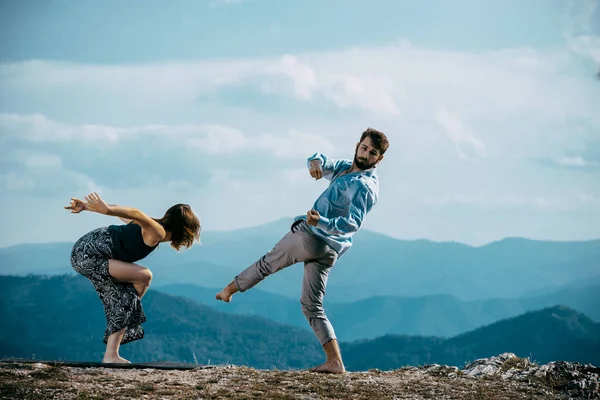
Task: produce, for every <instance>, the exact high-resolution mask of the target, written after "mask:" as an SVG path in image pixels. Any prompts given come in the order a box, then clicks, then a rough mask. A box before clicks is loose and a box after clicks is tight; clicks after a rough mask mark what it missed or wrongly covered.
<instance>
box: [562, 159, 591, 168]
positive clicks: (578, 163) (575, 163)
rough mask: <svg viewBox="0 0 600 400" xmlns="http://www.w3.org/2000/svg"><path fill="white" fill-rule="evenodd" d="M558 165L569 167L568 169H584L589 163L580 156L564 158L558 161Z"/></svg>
mask: <svg viewBox="0 0 600 400" xmlns="http://www.w3.org/2000/svg"><path fill="white" fill-rule="evenodd" d="M557 163H558V164H559V165H564V166H568V167H584V166H586V165H587V162H586V161H585V160H584V159H583V158H581V157H579V156H577V157H562V158H559V159H558V160H557Z"/></svg>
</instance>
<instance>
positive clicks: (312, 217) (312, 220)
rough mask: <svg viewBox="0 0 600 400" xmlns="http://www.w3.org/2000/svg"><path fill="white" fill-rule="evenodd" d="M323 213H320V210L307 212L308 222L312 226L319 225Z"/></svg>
mask: <svg viewBox="0 0 600 400" xmlns="http://www.w3.org/2000/svg"><path fill="white" fill-rule="evenodd" d="M320 217H321V215H320V214H319V212H318V211H317V210H310V211H309V212H307V213H306V222H307V223H308V224H309V225H312V226H317V223H318V222H319V219H320Z"/></svg>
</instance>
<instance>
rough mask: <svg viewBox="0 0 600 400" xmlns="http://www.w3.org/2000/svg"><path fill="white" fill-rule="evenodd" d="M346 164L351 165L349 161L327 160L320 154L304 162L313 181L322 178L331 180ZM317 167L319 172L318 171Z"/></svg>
mask: <svg viewBox="0 0 600 400" xmlns="http://www.w3.org/2000/svg"><path fill="white" fill-rule="evenodd" d="M346 164H351V162H350V161H349V160H336V159H333V158H328V157H327V156H325V155H324V154H322V153H315V154H314V155H312V156H311V157H308V159H307V160H306V166H307V167H308V170H309V172H310V175H311V176H312V177H313V178H315V179H321V177H324V178H326V179H327V180H331V179H333V177H334V176H335V175H336V174H337V173H338V172H339V171H340V170H341V169H342V167H343V166H344V165H346ZM319 166H320V168H321V171H318V167H319ZM319 172H320V173H319Z"/></svg>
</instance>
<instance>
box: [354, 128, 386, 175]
mask: <svg viewBox="0 0 600 400" xmlns="http://www.w3.org/2000/svg"><path fill="white" fill-rule="evenodd" d="M382 158H383V156H382V155H381V154H380V152H379V150H378V149H377V148H375V147H374V146H373V143H371V138H370V137H368V136H367V137H366V138H364V140H363V141H362V142H360V143H359V144H358V146H357V148H356V152H355V153H354V164H355V165H356V166H357V167H358V168H360V169H362V170H366V169H369V168H373V167H374V166H375V164H377V163H378V162H379V161H381V159H382Z"/></svg>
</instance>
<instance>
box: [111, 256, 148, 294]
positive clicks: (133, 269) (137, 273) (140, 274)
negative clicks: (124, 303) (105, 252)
mask: <svg viewBox="0 0 600 400" xmlns="http://www.w3.org/2000/svg"><path fill="white" fill-rule="evenodd" d="M108 273H109V274H110V276H111V277H113V278H114V279H115V280H116V281H117V282H121V283H131V284H132V285H133V287H134V289H135V291H136V292H137V294H138V296H139V298H140V299H141V298H142V297H143V296H144V294H146V291H147V290H148V287H150V283H151V282H152V272H151V271H150V270H149V269H148V268H146V267H142V266H141V265H137V264H133V263H128V262H124V261H119V260H113V259H110V260H108Z"/></svg>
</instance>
